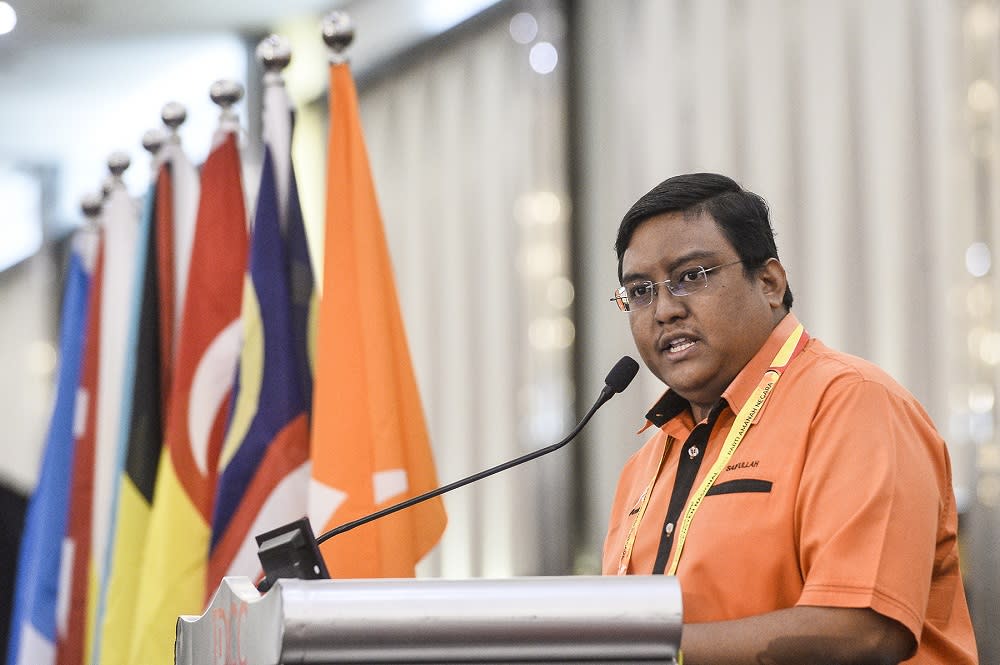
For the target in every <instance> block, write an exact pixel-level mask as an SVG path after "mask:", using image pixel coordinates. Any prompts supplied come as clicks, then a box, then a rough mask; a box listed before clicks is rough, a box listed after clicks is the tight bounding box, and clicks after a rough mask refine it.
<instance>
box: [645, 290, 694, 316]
mask: <svg viewBox="0 0 1000 665" xmlns="http://www.w3.org/2000/svg"><path fill="white" fill-rule="evenodd" d="M653 289H654V291H653V304H652V305H651V307H652V308H653V315H654V316H655V317H656V320H657V321H671V320H673V319H677V318H680V317H683V316H685V315H686V314H687V311H688V310H687V298H686V297H685V296H675V295H674V294H673V293H671V292H670V289H668V288H667V285H666V284H657V285H656V286H654V287H653Z"/></svg>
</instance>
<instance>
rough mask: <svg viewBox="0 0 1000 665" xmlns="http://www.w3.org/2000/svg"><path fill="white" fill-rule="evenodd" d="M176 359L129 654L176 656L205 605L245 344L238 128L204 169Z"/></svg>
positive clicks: (148, 658)
mask: <svg viewBox="0 0 1000 665" xmlns="http://www.w3.org/2000/svg"><path fill="white" fill-rule="evenodd" d="M201 192H202V195H201V200H200V202H199V205H198V216H197V226H196V228H195V234H194V241H193V245H192V250H191V262H190V271H189V273H188V281H187V289H186V298H185V301H184V308H183V319H182V322H181V329H180V338H179V340H178V342H177V361H176V366H175V370H174V375H173V379H172V381H173V382H172V385H171V394H170V398H169V404H168V415H167V419H166V423H165V427H166V431H165V437H164V444H163V451H162V453H161V456H160V463H159V468H158V469H157V474H156V486H155V489H154V492H153V504H152V512H151V513H150V517H149V525H148V527H147V534H146V543H145V547H144V551H143V558H142V566H141V569H140V574H139V580H140V581H139V588H138V602H137V605H136V611H135V623H134V628H133V643H132V648H131V649H130V662H132V663H142V664H143V665H156V664H157V663H169V662H171V661H172V654H173V648H172V645H173V640H174V623H175V621H176V619H177V616H178V615H179V614H199V613H201V610H202V607H203V600H204V587H205V573H206V566H207V558H208V546H209V536H210V528H209V527H210V523H211V517H212V509H213V503H214V499H215V486H216V480H217V468H216V464H217V462H218V456H219V451H220V449H221V447H222V441H223V432H224V429H225V425H226V420H227V415H228V405H229V400H230V390H231V388H232V382H233V376H234V374H235V368H236V360H237V357H238V355H239V348H240V342H241V332H240V292H241V287H242V281H243V274H244V272H245V270H246V253H247V231H246V211H245V206H244V202H243V187H242V181H241V179H240V157H239V151H238V148H237V144H236V134H235V133H234V132H232V131H226V132H223V133H222V134H221V136H220V137H219V140H218V141H217V143H216V145H215V147H214V148H213V150H212V152H211V153H210V154H209V156H208V158H207V160H206V161H205V164H204V166H203V167H202V172H201Z"/></svg>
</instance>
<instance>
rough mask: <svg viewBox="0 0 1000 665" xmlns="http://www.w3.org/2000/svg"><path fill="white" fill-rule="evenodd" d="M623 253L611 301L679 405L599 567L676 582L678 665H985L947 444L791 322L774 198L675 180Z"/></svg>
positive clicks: (900, 399)
mask: <svg viewBox="0 0 1000 665" xmlns="http://www.w3.org/2000/svg"><path fill="white" fill-rule="evenodd" d="M615 249H616V251H617V254H618V277H619V282H620V284H621V286H620V288H618V289H617V291H616V292H615V297H614V298H613V299H612V300H614V301H615V302H617V304H618V306H619V308H620V309H622V310H623V311H624V312H625V313H626V316H627V317H628V321H629V326H630V327H631V330H632V336H633V338H634V340H635V344H636V347H637V349H638V351H639V353H640V355H641V356H642V359H643V361H644V362H645V364H646V366H647V367H648V368H649V369H650V371H651V372H652V373H653V374H654V375H655V376H656V377H657V378H659V379H660V380H661V381H663V382H664V383H665V384H666V385H667V387H668V390H667V391H666V392H665V393H664V395H663V396H662V397H661V398H660V400H659V401H658V402H657V403H656V404H654V405H653V407H652V409H651V410H650V411H649V413H648V414H646V420H647V422H646V425H645V427H644V428H643V430H649V431H651V432H652V433H653V434H652V436H651V437H650V438H649V439H648V440H647V441H646V443H645V444H644V445H643V446H642V448H641V449H640V450H639V451H638V452H637V453H636V454H635V455H633V456H632V458H631V459H629V461H628V463H627V464H626V466H625V468H624V470H623V471H622V475H621V478H620V480H619V484H618V490H617V492H616V495H615V500H614V504H613V507H612V511H611V518H610V523H609V528H608V533H607V538H606V541H605V546H604V557H603V569H604V573H605V574H610V575H615V574H618V575H624V574H650V573H653V574H671V575H677V576H678V578H679V580H680V583H681V589H682V591H683V598H684V616H685V626H684V632H683V641H682V643H681V652H682V654H683V663H684V665H699V664H705V665H727V664H737V663H748V664H755V665H756V664H765V663H766V664H775V665H777V664H782V663H789V664H792V665H808V664H811V663H816V664H820V663H822V664H823V665H827V664H835V663H851V664H861V663H873V664H875V663H877V664H879V665H881V664H889V663H899V662H902V661H907V662H908V663H919V664H921V665H924V664H932V663H933V664H935V665H965V664H968V663H977V662H978V660H977V656H976V646H975V638H974V636H973V632H972V625H971V621H970V618H969V611H968V608H967V605H966V601H965V594H964V589H963V586H962V579H961V576H960V572H959V566H958V549H957V535H956V529H957V521H958V518H957V514H956V510H955V497H954V494H953V491H952V486H951V468H950V462H949V460H948V453H947V450H946V447H945V444H944V441H942V439H941V437H940V435H939V434H938V433H937V431H936V430H935V428H934V425H933V423H932V422H931V420H930V418H929V417H928V415H927V414H926V413H925V412H924V410H923V408H922V407H921V406H920V404H919V403H918V402H917V401H916V399H915V398H914V397H913V396H912V395H910V394H909V393H908V392H907V391H906V390H905V389H904V388H902V387H901V386H900V385H899V384H898V383H896V382H895V381H894V380H893V379H892V378H891V377H889V376H888V375H887V374H886V373H885V372H883V371H882V370H880V369H879V368H877V367H875V366H874V365H872V364H871V363H868V362H866V361H864V360H861V359H859V358H855V357H852V356H849V355H846V354H844V353H840V352H837V351H834V350H832V349H830V348H829V347H827V346H825V345H824V344H823V343H822V342H821V341H820V340H818V339H816V338H813V337H810V335H809V333H808V332H807V331H806V330H805V329H804V328H803V326H802V325H801V324H800V323H799V321H798V320H797V319H796V318H795V315H794V314H792V313H791V312H790V310H791V307H792V293H791V290H790V289H789V287H788V283H787V279H786V276H785V270H784V268H783V267H782V265H781V263H780V261H779V260H778V252H777V249H776V247H775V243H774V235H773V231H772V229H771V223H770V219H769V215H768V209H767V205H766V204H765V203H764V201H763V199H761V198H760V197H759V196H757V195H756V194H754V193H752V192H749V191H746V190H744V189H742V188H741V187H740V186H739V185H738V184H737V183H735V182H734V181H733V180H731V179H729V178H727V177H724V176H721V175H715V174H705V173H699V174H690V175H682V176H677V177H674V178H670V179H669V180H666V181H665V182H663V183H661V184H659V185H657V186H656V187H655V188H653V190H652V191H650V192H649V193H648V194H646V195H645V196H643V197H642V198H640V199H639V200H638V201H637V202H636V203H635V205H633V206H632V208H631V209H630V210H629V211H628V213H626V215H625V218H624V219H623V220H622V223H621V226H620V227H619V230H618V239H617V242H616V245H615ZM831 278H834V279H835V278H836V277H835V276H834V277H831ZM908 659H909V660H908Z"/></svg>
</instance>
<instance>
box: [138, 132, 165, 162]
mask: <svg viewBox="0 0 1000 665" xmlns="http://www.w3.org/2000/svg"><path fill="white" fill-rule="evenodd" d="M166 142H167V132H166V130H165V129H162V128H159V127H157V128H156V129H147V130H146V131H145V132H144V133H143V135H142V147H143V148H145V149H146V151H147V152H148V153H149V154H151V155H153V156H154V157H155V156H156V153H158V152H160V148H162V147H163V144H164V143H166Z"/></svg>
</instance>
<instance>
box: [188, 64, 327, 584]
mask: <svg viewBox="0 0 1000 665" xmlns="http://www.w3.org/2000/svg"><path fill="white" fill-rule="evenodd" d="M265 81H267V79H265ZM263 116H264V139H265V151H264V164H263V169H262V173H261V182H260V188H259V189H258V197H257V210H256V214H255V220H254V226H253V233H252V236H251V240H250V258H249V262H250V265H249V270H248V273H247V280H246V283H245V285H244V289H243V313H242V318H243V326H244V346H243V350H242V353H241V358H240V369H239V389H238V395H237V397H236V399H235V401H234V404H235V407H234V411H233V417H232V421H231V424H230V429H229V432H228V433H227V437H226V442H225V445H224V447H223V452H222V455H221V457H220V461H219V486H218V491H217V496H216V502H215V514H214V516H213V521H212V543H211V554H210V557H209V570H208V579H207V585H206V587H207V588H206V591H207V593H208V594H209V595H210V594H211V593H212V592H213V591H214V590H215V589H216V587H217V586H218V584H219V582H220V581H221V579H222V577H223V576H224V575H246V576H250V577H255V576H257V575H258V574H259V571H260V564H259V563H258V561H257V556H256V545H255V543H254V540H253V535H254V534H257V533H260V532H263V531H267V530H270V529H272V528H274V527H275V526H278V525H280V524H283V523H285V522H289V521H292V520H294V519H297V518H299V517H301V516H302V515H304V514H306V510H307V505H306V501H307V491H306V490H307V487H308V480H309V463H308V462H309V411H310V407H311V402H310V399H311V395H312V374H311V371H310V368H309V364H308V350H307V349H308V346H307V345H308V337H309V336H308V320H309V308H310V303H311V302H312V301H313V292H314V289H313V277H312V268H311V265H310V262H309V255H308V248H307V247H306V244H305V243H306V236H305V226H304V224H303V221H302V214H301V212H300V209H299V201H298V193H297V191H296V190H297V188H296V184H295V174H294V169H293V168H292V165H291V153H290V145H291V132H292V119H293V114H292V108H291V102H290V100H289V99H288V95H287V93H286V91H285V88H284V86H283V84H281V83H280V80H278V81H275V80H273V79H272V80H271V81H270V83H267V82H266V88H265V92H264V112H263Z"/></svg>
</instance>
